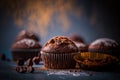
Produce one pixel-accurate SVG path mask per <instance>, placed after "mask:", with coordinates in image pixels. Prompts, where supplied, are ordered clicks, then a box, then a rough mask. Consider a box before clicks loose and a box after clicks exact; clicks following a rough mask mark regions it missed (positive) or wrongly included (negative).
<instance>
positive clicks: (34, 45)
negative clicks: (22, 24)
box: [11, 30, 41, 61]
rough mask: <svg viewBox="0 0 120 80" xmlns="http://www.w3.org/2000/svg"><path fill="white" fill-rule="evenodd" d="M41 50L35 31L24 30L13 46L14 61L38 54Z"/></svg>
mask: <svg viewBox="0 0 120 80" xmlns="http://www.w3.org/2000/svg"><path fill="white" fill-rule="evenodd" d="M40 50H41V45H40V43H39V38H38V37H37V36H35V34H33V32H30V31H26V30H23V31H21V32H20V33H19V34H18V35H17V37H16V38H15V41H14V43H13V44H12V46H11V53H12V57H13V61H17V60H18V59H19V58H23V59H24V60H27V59H28V58H33V57H34V56H38V53H39V51H40Z"/></svg>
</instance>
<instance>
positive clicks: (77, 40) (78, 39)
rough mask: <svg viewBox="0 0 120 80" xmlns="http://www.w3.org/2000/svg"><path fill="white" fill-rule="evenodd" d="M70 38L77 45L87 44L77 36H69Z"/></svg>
mask: <svg viewBox="0 0 120 80" xmlns="http://www.w3.org/2000/svg"><path fill="white" fill-rule="evenodd" d="M68 38H69V39H70V40H72V41H74V42H77V43H85V41H84V39H83V38H82V37H81V36H79V35H77V34H72V35H69V36H68Z"/></svg>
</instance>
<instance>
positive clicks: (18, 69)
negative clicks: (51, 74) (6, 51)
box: [16, 66, 27, 73]
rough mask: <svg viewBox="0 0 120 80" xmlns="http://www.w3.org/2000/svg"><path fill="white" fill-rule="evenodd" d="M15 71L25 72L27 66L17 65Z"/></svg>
mask: <svg viewBox="0 0 120 80" xmlns="http://www.w3.org/2000/svg"><path fill="white" fill-rule="evenodd" d="M16 71H17V72H19V73H25V72H26V71H27V68H26V67H23V66H18V67H16Z"/></svg>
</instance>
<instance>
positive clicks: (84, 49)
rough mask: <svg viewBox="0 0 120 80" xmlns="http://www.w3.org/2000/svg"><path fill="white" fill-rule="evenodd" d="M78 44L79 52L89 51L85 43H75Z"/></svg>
mask: <svg viewBox="0 0 120 80" xmlns="http://www.w3.org/2000/svg"><path fill="white" fill-rule="evenodd" d="M74 43H75V44H76V46H77V47H78V50H79V51H81V52H84V51H87V50H88V46H87V45H86V44H84V43H80V42H74Z"/></svg>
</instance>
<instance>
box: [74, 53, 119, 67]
mask: <svg viewBox="0 0 120 80" xmlns="http://www.w3.org/2000/svg"><path fill="white" fill-rule="evenodd" d="M108 58H109V59H111V61H106V60H107V59H108ZM74 59H75V61H76V62H78V63H79V65H80V67H81V68H84V69H85V68H86V69H98V68H100V67H105V66H108V65H112V64H118V62H119V59H118V58H117V57H115V56H111V55H109V54H104V53H97V52H82V53H79V54H77V55H75V56H74ZM84 60H88V62H84ZM89 60H90V62H89ZM91 60H92V61H93V62H92V61H91ZM94 61H95V62H94ZM97 61H98V62H97ZM101 61H104V62H101Z"/></svg>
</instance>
